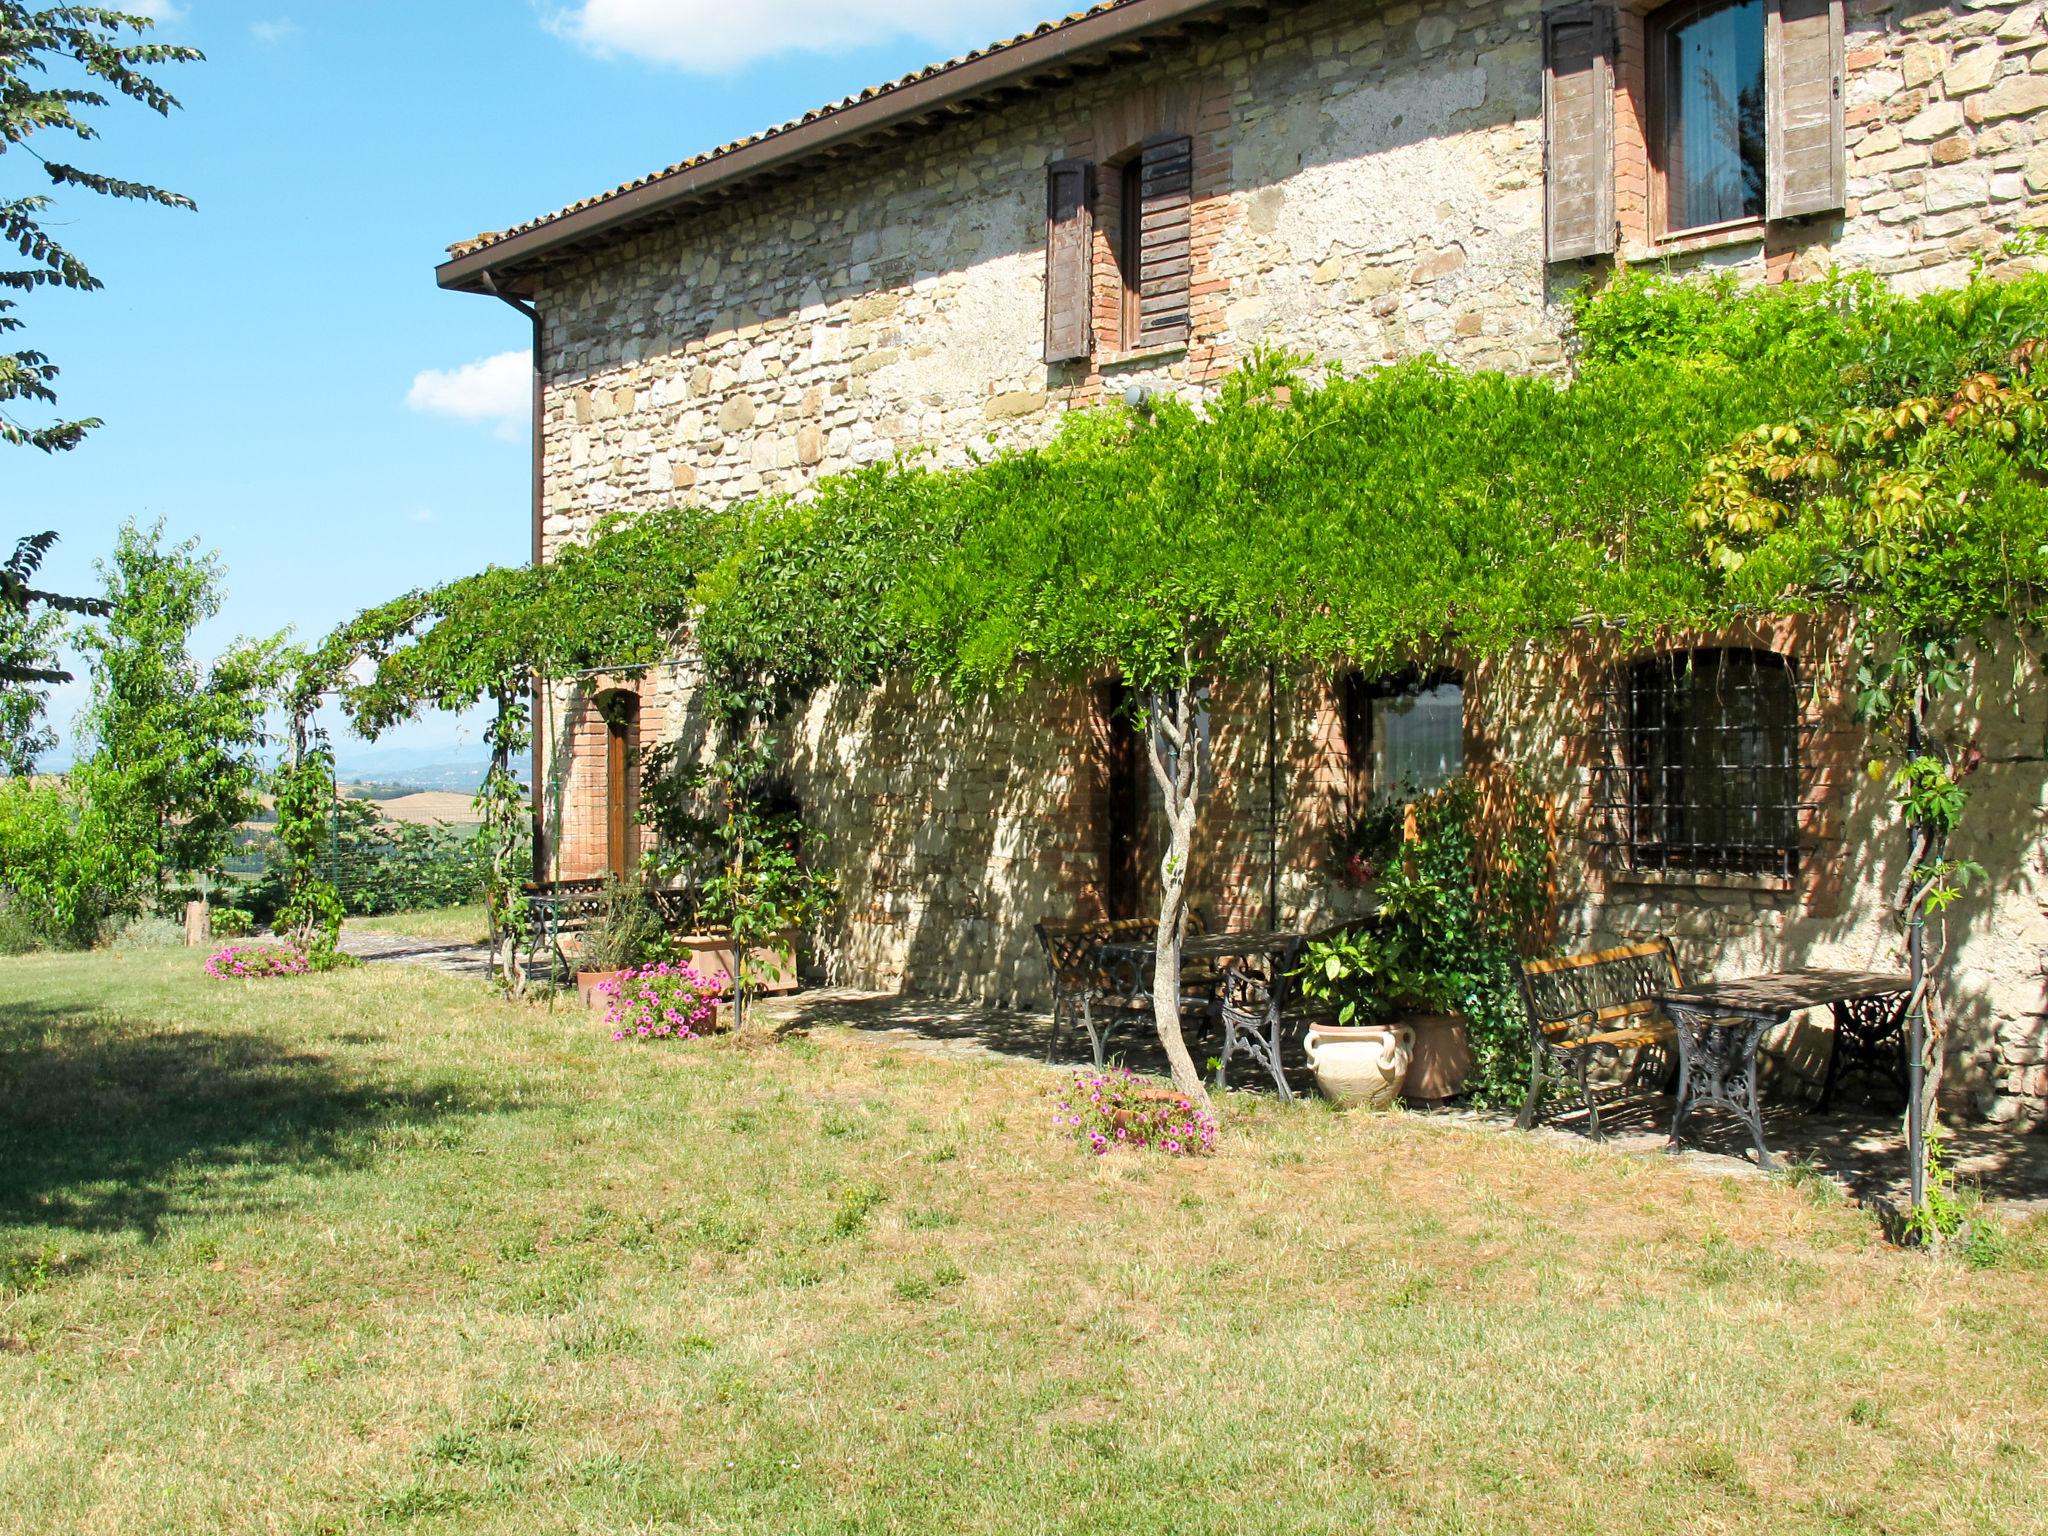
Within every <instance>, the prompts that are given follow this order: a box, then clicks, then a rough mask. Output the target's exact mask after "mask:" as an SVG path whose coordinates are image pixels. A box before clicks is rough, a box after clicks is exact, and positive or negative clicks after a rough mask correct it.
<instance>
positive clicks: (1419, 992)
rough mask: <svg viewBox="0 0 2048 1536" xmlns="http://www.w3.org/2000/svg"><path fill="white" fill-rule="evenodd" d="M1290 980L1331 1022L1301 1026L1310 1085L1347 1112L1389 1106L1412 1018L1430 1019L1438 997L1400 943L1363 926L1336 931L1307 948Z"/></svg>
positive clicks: (1405, 1058)
mask: <svg viewBox="0 0 2048 1536" xmlns="http://www.w3.org/2000/svg"><path fill="white" fill-rule="evenodd" d="M1298 975H1299V978H1300V981H1301V990H1302V995H1303V996H1305V997H1307V998H1308V999H1309V1000H1310V1001H1311V1002H1316V1003H1321V1004H1323V1005H1325V1006H1326V1007H1328V1008H1330V1009H1331V1010H1332V1013H1333V1016H1334V1018H1335V1022H1334V1023H1324V1022H1322V1021H1320V1020H1318V1021H1317V1022H1315V1023H1312V1024H1310V1025H1309V1030H1308V1046H1307V1049H1308V1062H1309V1066H1310V1068H1311V1069H1312V1070H1313V1071H1314V1072H1315V1075H1316V1086H1317V1087H1318V1088H1319V1089H1321V1090H1322V1093H1323V1096H1324V1097H1325V1098H1327V1099H1329V1100H1331V1101H1332V1102H1333V1103H1336V1104H1340V1105H1343V1106H1345V1107H1347V1108H1349V1107H1354V1106H1355V1107H1361V1108H1366V1109H1388V1108H1391V1107H1392V1106H1393V1103H1394V1100H1395V1098H1396V1097H1398V1096H1399V1095H1400V1094H1401V1093H1403V1092H1404V1091H1405V1090H1406V1088H1407V1083H1408V1074H1409V1071H1410V1068H1411V1067H1412V1066H1413V1064H1414V1060H1415V1046H1416V1038H1417V1035H1416V1029H1415V1025H1414V1023H1413V1019H1414V1017H1416V1016H1418V1015H1420V1016H1424V1017H1429V1016H1432V1015H1430V1013H1429V1010H1431V1009H1432V1008H1434V1007H1435V1006H1436V998H1437V996H1438V993H1437V991H1436V989H1435V986H1434V983H1433V982H1432V980H1431V978H1430V977H1429V976H1428V975H1427V974H1426V973H1424V972H1423V971H1421V970H1419V969H1417V968H1416V967H1415V966H1414V964H1413V962H1412V961H1411V959H1410V958H1409V955H1408V952H1407V945H1406V942H1405V941H1404V940H1403V939H1402V937H1401V936H1400V935H1398V934H1391V933H1386V932H1383V931H1381V930H1380V929H1378V928H1376V927H1373V926H1371V925H1363V924H1362V925H1359V926H1356V927H1351V928H1341V929H1338V930H1337V931H1336V932H1334V933H1330V934H1326V935H1324V936H1323V937H1321V938H1319V939H1316V940H1313V941H1312V942H1311V943H1310V944H1309V945H1308V947H1307V948H1306V949H1305V950H1304V951H1303V952H1302V962H1301V970H1300V971H1299V972H1298ZM1437 1096H1438V1097H1443V1096H1444V1095H1441V1094H1440V1095H1437Z"/></svg>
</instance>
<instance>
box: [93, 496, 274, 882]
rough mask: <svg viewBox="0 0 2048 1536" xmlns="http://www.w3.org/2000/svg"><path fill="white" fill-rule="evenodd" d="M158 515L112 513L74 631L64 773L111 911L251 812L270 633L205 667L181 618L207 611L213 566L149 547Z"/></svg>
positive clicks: (216, 591) (216, 577)
mask: <svg viewBox="0 0 2048 1536" xmlns="http://www.w3.org/2000/svg"><path fill="white" fill-rule="evenodd" d="M162 538H163V528H162V525H161V524H158V525H156V526H155V527H152V528H151V529H149V530H148V531H147V532H143V531H141V530H139V529H137V528H136V526H135V524H134V523H133V522H130V523H127V524H125V525H124V526H123V527H122V529H121V532H120V535H119V537H118V538H117V540H116V542H115V547H114V557H113V560H112V562H111V563H104V562H103V563H102V564H101V565H100V567H99V570H100V574H101V577H102V580H103V581H104V583H105V591H106V597H105V601H106V604H107V610H108V611H107V616H106V618H105V619H104V620H103V621H101V622H99V623H96V624H92V625H89V626H87V627H86V628H85V629H84V631H83V632H82V633H81V635H80V645H81V647H82V648H83V650H84V651H85V654H86V658H87V662H88V664H89V665H90V667H91V670H92V702H91V704H90V705H89V706H88V708H87V710H86V713H85V716H84V719H83V721H82V739H83V741H84V742H85V744H86V745H87V746H88V747H89V751H88V754H87V755H86V756H85V757H84V758H82V759H81V760H80V762H79V764H78V768H77V770H76V773H75V778H76V780H77V782H78V785H79V788H80V789H81V791H82V792H83V793H84V794H85V796H86V798H87V799H88V800H89V802H90V803H91V805H92V807H93V809H94V810H95V811H96V812H97V813H98V814H99V815H100V816H101V817H102V818H103V819H104V821H105V823H106V827H107V831H108V837H109V842H110V846H109V848H108V850H107V854H108V857H109V858H110V859H111V860H112V861H113V864H114V866H115V867H116V868H117V869H118V870H120V871H121V874H120V875H119V876H118V877H117V879H116V880H115V882H114V883H115V885H116V887H117V888H118V889H119V890H120V892H121V895H120V896H119V897H117V909H118V908H119V907H130V906H133V905H135V904H138V903H142V902H153V901H154V900H155V899H156V898H158V897H159V896H160V895H161V893H162V890H163V886H164V882H165V880H166V878H167V877H168V876H169V875H170V874H171V873H172V872H174V871H183V872H187V873H192V874H198V875H206V876H213V875H218V874H219V872H220V870H221V868H222V866H223V865H224V864H225V863H226V862H227V857H228V854H229V852H230V851H231V849H232V845H233V838H234V831H235V828H236V827H237V826H238V825H239V824H240V823H241V822H243V821H245V820H247V819H248V817H249V816H250V815H251V814H252V813H253V812H254V810H255V791H256V785H257V782H258V779H259V778H260V775H261V765H260V762H259V760H258V751H259V749H260V748H261V747H262V746H263V744H264V741H265V735H264V728H263V726H264V716H265V713H266V711H267V710H268V708H269V704H270V700H271V697H272V693H273V690H274V689H275V687H276V685H277V683H278V681H279V680H280V655H281V651H282V646H281V643H280V642H279V641H276V640H271V641H264V642H251V641H237V642H236V643H235V644H234V645H232V646H230V647H229V648H228V649H227V651H225V652H224V653H223V654H222V655H221V656H220V657H219V658H218V659H217V660H216V661H215V662H214V663H213V665H212V666H210V667H208V666H205V665H203V664H202V663H201V662H199V661H198V660H197V659H196V658H195V657H194V656H193V655H192V652H191V643H192V634H193V631H194V629H196V628H197V627H198V625H199V624H201V623H202V622H204V621H205V620H208V619H211V618H213V617H214V616H216V615H217V614H218V613H219V612H220V605H221V591H222V580H223V572H222V569H221V566H220V562H219V560H218V558H217V557H215V556H213V555H210V554H208V555H202V554H200V553H199V546H198V542H197V541H196V540H188V541H187V542H185V543H183V544H179V545H176V546H174V547H172V548H170V549H165V548H163V547H162Z"/></svg>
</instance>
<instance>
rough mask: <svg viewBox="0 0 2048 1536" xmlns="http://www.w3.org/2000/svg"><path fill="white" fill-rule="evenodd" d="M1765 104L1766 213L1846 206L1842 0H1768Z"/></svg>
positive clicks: (1800, 213) (1796, 214)
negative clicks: (1843, 143) (1843, 139)
mask: <svg viewBox="0 0 2048 1536" xmlns="http://www.w3.org/2000/svg"><path fill="white" fill-rule="evenodd" d="M1764 108H1765V117H1766V127H1765V129H1764V167H1765V173H1766V180H1767V183H1768V190H1767V192H1766V195H1765V200H1764V216H1765V217H1766V218H1772V219H1800V218H1805V217H1806V216H1807V215H1809V214H1815V213H1832V212H1834V211H1835V210H1836V209H1838V208H1842V207H1845V206H1846V205H1847V203H1848V194H1849V186H1848V168H1847V163H1846V159H1845V156H1844V154H1843V149H1842V0H1767V3H1766V6H1765V11H1764Z"/></svg>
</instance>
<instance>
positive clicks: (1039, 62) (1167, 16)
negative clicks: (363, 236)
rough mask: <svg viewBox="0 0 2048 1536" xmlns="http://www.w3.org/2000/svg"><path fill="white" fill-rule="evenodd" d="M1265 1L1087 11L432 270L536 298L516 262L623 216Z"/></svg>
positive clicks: (462, 287) (453, 283)
mask: <svg viewBox="0 0 2048 1536" xmlns="http://www.w3.org/2000/svg"><path fill="white" fill-rule="evenodd" d="M1262 10H1263V6H1262V5H1261V4H1260V3H1259V0H1136V3H1135V4H1132V5H1128V6H1124V7H1122V8H1121V9H1118V10H1114V11H1106V12H1103V13H1102V14H1101V15H1097V16H1087V17H1083V18H1082V19H1081V20H1079V21H1075V22H1072V23H1069V24H1068V25H1066V26H1062V27H1056V28H1054V29H1053V30H1052V31H1050V32H1046V33H1044V34H1042V35H1040V36H1038V37H1032V38H1027V39H1026V40H1025V41H1023V42H1021V43H1014V44H1011V45H1010V46H1009V47H1007V48H1002V49H999V50H997V51H995V52H992V53H986V54H983V55H981V56H980V57H978V58H972V59H967V60H965V61H963V62H962V63H960V64H957V65H954V66H953V67H951V68H949V69H945V70H942V71H941V72H940V73H938V74H935V75H933V76H931V77H930V78H928V79H924V80H918V81H915V82H913V83H912V84H910V85H906V86H903V87H901V88H898V89H895V90H888V91H884V92H882V93H881V94H879V95H877V96H875V97H873V98H871V99H869V100H867V101H861V102H856V103H854V104H853V105H852V106H850V107H842V108H839V109H838V110H836V111H832V112H827V113H824V114H822V115H820V116H818V117H815V118H813V119H812V120H811V121H809V122H807V123H802V124H799V125H798V126H796V127H794V128H791V129H788V130H787V131H785V132H782V133H776V134H772V135H771V136H769V137H767V138H764V139H760V140H757V141H755V142H754V143H751V144H748V145H745V146H743V147H741V148H739V149H736V150H734V151H732V152H731V153H730V154H725V155H719V156H717V157H715V158H713V159H711V160H708V161H706V162H705V163H704V164H702V165H697V166H692V167H690V168H689V169H687V170H680V171H674V172H671V173H669V174H668V175H665V176H660V177H657V178H655V179H654V180H652V181H649V182H647V183H645V184H644V185H642V186H638V187H634V188H632V189H631V190H630V191H626V192H620V193H617V194H615V195H613V196H611V197H607V198H604V199H602V200H600V201H598V202H595V203H592V204H590V205H589V206H588V207H585V208H579V209H576V210H574V211H573V212H570V213H565V214H562V215H560V216H558V217H556V218H552V219H549V220H547V221H546V222H544V223H542V224H539V225H536V226H535V227H534V228H532V229H529V230H525V231H523V232H521V233H520V234H516V235H512V236H509V237H507V238H506V239H503V240H498V241H494V242H492V243H491V244H489V245H486V246H483V247H482V248H480V249H478V250H474V251H470V252H468V253H466V254H464V255H461V256H454V257H451V258H449V259H448V260H447V261H445V262H443V263H441V265H440V266H438V267H437V268H435V269H434V279H435V281H436V282H437V283H439V284H440V286H441V287H443V288H447V289H453V290H457V291H460V292H464V293H492V292H497V293H500V294H511V295H514V296H517V297H531V296H532V295H531V292H530V285H529V284H528V283H526V282H523V281H521V280H520V278H519V277H518V276H517V275H516V274H517V273H518V269H520V268H522V267H528V266H531V265H532V264H533V263H535V262H537V261H540V260H542V259H544V258H546V257H549V256H552V255H555V254H557V253H558V252H560V251H562V250H564V249H566V248H567V247H570V246H573V245H578V244H581V243H583V242H585V241H588V240H591V239H594V238H596V237H598V236H601V235H604V234H607V233H609V232H611V231H613V230H616V229H618V228H620V227H621V226H623V225H627V224H633V223H637V222H639V221H640V220H642V219H646V218H649V217H651V216H653V215H656V214H659V213H662V212H664V211H666V210H668V209H669V208H672V207H679V206H681V205H683V204H685V203H689V202H691V201H693V200H695V199H698V198H702V197H705V196H708V195H709V194H711V193H713V192H716V191H719V190H722V189H725V188H728V187H731V186H733V185H736V184H738V183H740V182H744V181H748V180H751V179H752V178H754V177H757V176H761V175H765V174H768V173H770V172H773V171H777V170H782V169H785V168H787V167H790V166H793V165H796V164H798V163H800V162H802V161H805V160H808V159H810V158H812V157H813V156H815V155H819V154H822V153H824V152H825V151H826V150H828V149H831V148H834V147H836V146H838V145H842V144H846V143H849V142H851V141H853V140H856V139H860V138H864V137H866V136H867V135H869V134H873V133H880V132H884V131H886V130H888V129H890V128H894V127H898V126H900V125H902V124H904V123H907V122H911V121H914V120H915V119H917V118H920V117H923V116H925V115H926V114H928V113H931V112H935V111H938V110H940V109H942V108H944V107H947V106H950V105H954V104H957V103H960V102H963V101H968V100H971V99H973V98H975V97H977V96H982V95H985V94H987V93H988V92H990V91H995V90H1001V89H1003V88H1004V87H1006V86H1014V85H1018V84H1021V83H1023V82H1024V81H1026V80H1028V79H1029V78H1030V77H1032V76H1033V75H1037V74H1040V73H1043V72H1044V71H1045V70H1048V69H1054V68H1057V67H1059V66H1060V65H1062V64H1065V63H1068V62H1070V61H1072V60H1074V59H1075V58H1076V57H1077V56H1079V55H1083V54H1089V53H1095V52H1098V51H1100V50H1102V49H1105V48H1114V47H1116V46H1117V45H1118V44H1120V43H1127V42H1133V41H1136V40H1137V39H1138V38H1140V37H1143V36H1145V35H1146V34H1148V33H1153V32H1157V31H1159V30H1160V29H1162V28H1166V27H1171V26H1174V25H1175V24H1177V23H1183V22H1189V21H1197V20H1200V19H1202V18H1204V17H1207V16H1212V15H1217V14H1220V13H1224V12H1231V11H1244V12H1251V13H1254V14H1257V13H1260V12H1261V11H1262Z"/></svg>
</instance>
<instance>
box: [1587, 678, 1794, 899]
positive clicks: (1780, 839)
mask: <svg viewBox="0 0 2048 1536" xmlns="http://www.w3.org/2000/svg"><path fill="white" fill-rule="evenodd" d="M1621 692H1622V697H1621V699H1619V700H1618V701H1617V702H1618V703H1619V705H1620V715H1621V733H1622V736H1623V745H1624V748H1625V756H1626V764H1625V772H1626V781H1625V782H1626V785H1627V805H1626V807H1625V814H1626V818H1627V835H1628V845H1629V853H1630V862H1631V863H1632V864H1633V865H1634V867H1635V868H1637V869H1655V870H1690V871H1697V872H1706V873H1744V874H1765V875H1779V876H1790V875H1792V874H1794V873H1796V872H1797V869H1798V864H1799V815H1800V811H1801V809H1802V807H1801V804H1800V793H1799V790H1800V753H1799V702H1798V690H1797V687H1796V683H1795V679H1794V675H1793V670H1792V666H1791V663H1790V662H1788V661H1787V660H1786V659H1785V658H1784V657H1783V656H1779V655H1777V654H1775V653H1773V652H1770V651H1756V650H1734V649H1730V650H1719V649H1706V650H1696V651H1678V652H1672V653H1668V654H1664V655H1659V656H1652V657H1649V658H1648V659H1646V660H1643V661H1639V662H1636V663H1635V664H1634V665H1633V666H1631V667H1629V668H1628V669H1627V671H1626V674H1625V676H1624V679H1623V683H1622V689H1621Z"/></svg>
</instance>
